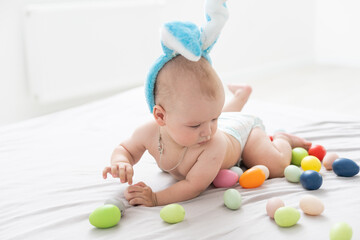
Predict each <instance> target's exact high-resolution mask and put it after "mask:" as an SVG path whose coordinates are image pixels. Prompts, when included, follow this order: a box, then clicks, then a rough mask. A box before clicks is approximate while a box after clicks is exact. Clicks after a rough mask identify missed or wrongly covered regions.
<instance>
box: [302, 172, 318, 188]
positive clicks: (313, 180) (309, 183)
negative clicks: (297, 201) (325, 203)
mask: <svg viewBox="0 0 360 240" xmlns="http://www.w3.org/2000/svg"><path fill="white" fill-rule="evenodd" d="M300 182H301V185H302V186H303V187H304V188H305V189H307V190H317V189H319V188H320V187H321V185H322V182H323V179H322V176H321V175H320V173H318V172H317V171H314V170H307V171H305V172H303V173H302V174H301V176H300Z"/></svg>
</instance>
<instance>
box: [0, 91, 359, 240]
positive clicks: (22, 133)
mask: <svg viewBox="0 0 360 240" xmlns="http://www.w3.org/2000/svg"><path fill="white" fill-rule="evenodd" d="M244 111H245V112H248V113H252V114H256V115H258V116H260V117H261V118H262V119H263V120H264V123H265V125H266V127H267V129H268V130H269V133H270V134H271V133H272V132H273V131H274V130H277V129H284V130H286V131H288V132H291V133H296V134H298V135H299V136H302V137H305V138H307V139H308V140H310V141H313V143H317V144H321V145H323V146H324V147H325V148H326V149H327V150H328V151H335V152H337V153H338V154H339V155H340V156H341V157H347V158H351V159H353V160H354V161H356V162H357V163H359V162H360V121H359V120H356V119H351V118H349V117H344V116H337V115H336V114H323V113H321V114H320V113H318V112H312V111H310V110H306V109H298V108H292V107H290V106H286V105H274V104H269V103H265V102H257V101H254V100H250V101H249V103H248V105H247V106H246V108H245V109H244ZM147 119H151V114H149V113H148V110H147V106H146V105H145V100H144V97H143V89H142V88H136V89H133V90H131V91H128V92H125V93H121V94H119V95H116V96H114V97H111V98H108V99H105V100H101V101H97V102H94V103H90V104H88V105H84V106H81V107H78V108H74V109H69V110H66V111H63V112H59V113H55V114H52V115H47V116H44V117H40V118H36V119H31V120H28V121H25V122H22V123H18V124H14V125H9V126H5V127H2V128H0V162H1V167H0V191H1V192H0V195H1V196H0V211H1V212H0V239H110V238H114V239H177V238H181V239H234V238H236V239H269V238H271V239H277V240H278V239H328V238H329V237H328V236H329V231H330V228H331V226H332V224H334V223H336V222H339V221H345V222H347V223H348V224H350V225H351V226H352V228H353V232H354V233H353V239H360V230H359V223H360V181H359V180H360V177H359V175H358V176H355V177H352V178H341V177H337V176H336V175H335V174H334V173H333V172H332V171H326V170H325V169H324V168H323V169H321V174H322V175H323V178H324V183H323V185H322V187H321V188H320V189H319V190H316V191H307V190H305V189H304V188H302V186H301V185H300V184H293V183H289V182H287V181H286V180H285V179H284V178H278V179H271V180H267V181H266V182H265V183H264V184H263V185H262V186H261V187H259V188H256V189H247V190H246V189H242V188H241V187H240V186H239V185H236V186H235V187H234V188H236V189H238V190H239V191H240V193H241V195H242V198H243V204H242V206H241V208H240V209H239V210H237V211H232V210H229V209H227V208H226V207H225V206H224V203H223V200H222V198H223V193H224V191H225V190H226V189H221V188H220V189H216V188H214V187H209V189H207V190H206V191H205V192H204V193H203V194H201V195H200V196H199V197H197V198H195V199H193V200H190V201H186V202H181V203H180V204H181V205H182V206H183V207H184V208H185V212H186V215H185V220H184V221H183V222H181V223H178V224H173V225H170V224H167V223H165V222H163V221H162V220H161V218H160V214H159V212H160V210H161V207H153V208H147V207H131V206H129V205H127V207H128V208H127V209H126V214H125V216H124V217H122V219H121V221H120V222H119V224H118V225H117V226H115V227H113V228H110V229H96V228H94V227H93V226H92V225H90V223H89V221H88V216H89V214H90V213H91V212H92V211H93V210H94V209H95V208H96V207H98V206H100V205H102V204H103V203H104V201H105V200H106V199H108V198H111V197H114V196H117V197H122V196H123V195H122V192H123V190H124V189H125V188H126V186H127V184H120V183H119V180H116V179H111V178H110V179H108V180H103V179H102V175H101V172H102V169H103V168H104V166H106V165H108V164H109V160H110V155H111V153H112V150H113V148H114V147H115V146H116V145H118V144H119V143H120V141H122V140H123V139H124V138H126V137H128V136H129V135H130V134H131V133H132V131H133V129H134V128H135V127H136V126H138V125H139V124H140V123H142V122H144V121H146V120H147ZM134 181H135V182H137V181H144V182H145V183H147V184H148V185H149V186H151V187H152V188H153V190H155V191H156V190H160V189H162V188H164V187H166V186H168V185H170V184H172V183H173V182H174V180H173V179H172V178H171V177H170V176H169V175H167V174H166V173H162V172H161V171H160V170H159V169H158V168H157V165H156V164H155V162H154V161H153V160H152V159H151V157H150V155H148V154H145V155H144V156H143V158H142V160H141V161H140V162H139V164H138V165H136V166H135V176H134ZM304 194H312V195H315V196H317V197H319V198H320V199H321V200H322V201H323V202H324V204H325V211H324V212H323V214H322V215H321V216H317V217H310V216H306V215H305V214H304V213H302V212H301V218H300V220H299V222H298V224H297V225H295V226H294V227H291V228H280V227H278V226H277V225H276V224H275V222H274V221H273V220H271V219H270V218H269V217H267V215H266V211H265V205H266V202H267V200H268V199H269V198H270V197H274V196H277V197H280V198H282V199H283V200H284V201H285V204H286V205H287V206H293V207H296V208H299V206H298V204H299V200H300V197H301V196H302V195H304Z"/></svg>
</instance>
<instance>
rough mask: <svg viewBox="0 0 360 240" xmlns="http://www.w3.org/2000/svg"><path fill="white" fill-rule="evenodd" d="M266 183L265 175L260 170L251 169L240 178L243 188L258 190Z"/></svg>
mask: <svg viewBox="0 0 360 240" xmlns="http://www.w3.org/2000/svg"><path fill="white" fill-rule="evenodd" d="M264 181H265V174H264V172H263V171H262V170H261V169H260V168H250V169H248V170H246V171H245V172H244V173H243V174H242V175H241V177H240V179H239V183H240V186H242V187H243V188H257V187H260V186H261V185H262V184H263V183H264Z"/></svg>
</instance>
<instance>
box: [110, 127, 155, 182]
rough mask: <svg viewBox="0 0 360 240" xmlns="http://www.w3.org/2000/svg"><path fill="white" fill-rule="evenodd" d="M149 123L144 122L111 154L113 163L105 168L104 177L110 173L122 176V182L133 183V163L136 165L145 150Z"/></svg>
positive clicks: (114, 175)
mask: <svg viewBox="0 0 360 240" xmlns="http://www.w3.org/2000/svg"><path fill="white" fill-rule="evenodd" d="M149 126H150V125H149V124H144V125H142V126H141V127H139V128H137V129H136V130H135V131H134V133H133V134H132V136H131V137H130V139H128V140H126V141H124V142H122V143H121V144H120V145H119V146H117V147H116V148H115V149H114V151H113V153H112V156H111V162H110V163H111V165H110V166H108V167H105V168H104V170H103V178H104V179H106V178H107V174H108V173H110V174H111V175H112V176H113V177H114V178H116V177H118V178H120V181H121V182H122V183H125V182H128V183H129V184H130V185H131V184H132V177H133V175H134V171H133V167H132V166H133V165H135V164H136V163H137V162H138V161H139V160H140V158H141V156H142V155H143V153H144V152H145V150H146V148H145V145H144V136H147V134H146V132H148V131H149V129H148V127H149Z"/></svg>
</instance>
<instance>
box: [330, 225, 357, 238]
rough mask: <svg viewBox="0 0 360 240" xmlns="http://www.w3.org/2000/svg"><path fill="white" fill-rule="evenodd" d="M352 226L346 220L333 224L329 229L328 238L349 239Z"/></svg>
mask: <svg viewBox="0 0 360 240" xmlns="http://www.w3.org/2000/svg"><path fill="white" fill-rule="evenodd" d="M352 234H353V231H352V228H351V226H350V225H349V224H347V223H346V222H339V223H336V224H334V225H333V226H332V227H331V229H330V240H350V239H351V238H352Z"/></svg>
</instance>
